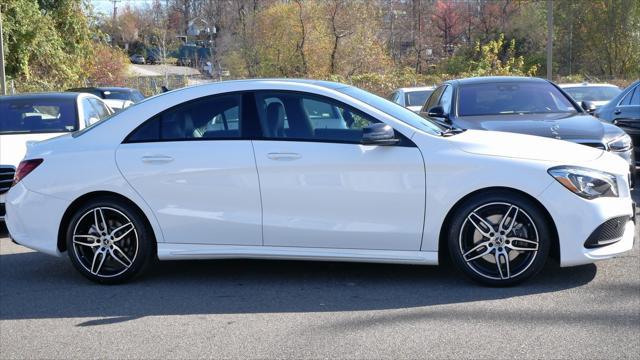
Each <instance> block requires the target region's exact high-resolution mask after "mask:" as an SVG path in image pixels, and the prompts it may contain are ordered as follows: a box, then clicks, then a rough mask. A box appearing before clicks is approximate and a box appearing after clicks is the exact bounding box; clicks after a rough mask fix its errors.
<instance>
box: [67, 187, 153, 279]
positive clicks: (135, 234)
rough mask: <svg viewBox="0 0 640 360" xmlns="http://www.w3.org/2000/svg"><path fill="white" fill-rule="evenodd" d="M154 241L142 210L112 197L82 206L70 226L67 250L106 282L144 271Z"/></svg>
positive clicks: (89, 275)
mask: <svg viewBox="0 0 640 360" xmlns="http://www.w3.org/2000/svg"><path fill="white" fill-rule="evenodd" d="M153 243H154V242H153V240H152V237H151V234H150V231H149V230H148V229H147V226H146V224H145V222H144V221H143V218H142V216H141V215H140V214H139V212H138V211H137V210H136V209H134V208H133V207H132V206H130V205H129V204H126V203H124V202H121V201H115V200H111V199H108V198H104V199H97V200H95V201H92V202H90V203H88V204H85V205H84V206H82V207H80V208H79V209H78V210H77V211H76V212H75V214H74V215H73V217H72V219H71V221H70V222H69V227H68V229H67V251H68V253H69V257H70V259H71V262H72V263H73V265H74V267H75V268H76V269H77V270H78V271H79V272H80V273H81V274H82V275H84V276H85V277H87V278H89V279H90V280H93V281H95V282H99V283H103V284H115V283H121V282H124V281H126V280H129V279H130V278H132V277H134V276H136V275H138V274H140V273H141V272H142V271H143V270H144V269H145V268H146V267H147V265H148V264H149V263H150V261H151V259H152V257H153V249H154V247H153Z"/></svg>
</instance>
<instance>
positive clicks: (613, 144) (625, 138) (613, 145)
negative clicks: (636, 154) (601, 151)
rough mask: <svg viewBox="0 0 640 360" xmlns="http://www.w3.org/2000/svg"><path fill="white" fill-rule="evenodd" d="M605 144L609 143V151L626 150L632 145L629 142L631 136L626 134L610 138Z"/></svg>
mask: <svg viewBox="0 0 640 360" xmlns="http://www.w3.org/2000/svg"><path fill="white" fill-rule="evenodd" d="M607 145H609V149H611V151H627V150H630V149H631V147H632V146H633V144H632V143H631V136H629V135H627V134H624V135H622V136H620V137H618V138H615V139H613V140H611V141H610V142H609V143H608V144H607Z"/></svg>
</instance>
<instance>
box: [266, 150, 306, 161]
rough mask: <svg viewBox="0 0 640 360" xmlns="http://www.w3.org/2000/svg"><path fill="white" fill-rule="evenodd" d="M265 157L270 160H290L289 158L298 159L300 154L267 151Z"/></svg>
mask: <svg viewBox="0 0 640 360" xmlns="http://www.w3.org/2000/svg"><path fill="white" fill-rule="evenodd" d="M267 157H268V158H269V159H271V160H284V161H291V160H298V159H300V158H301V157H302V155H300V154H298V153H285V152H273V153H268V154H267Z"/></svg>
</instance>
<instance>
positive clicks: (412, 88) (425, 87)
mask: <svg viewBox="0 0 640 360" xmlns="http://www.w3.org/2000/svg"><path fill="white" fill-rule="evenodd" d="M435 89H436V87H435V86H414V87H403V88H399V89H398V90H396V91H402V92H412V91H425V90H435Z"/></svg>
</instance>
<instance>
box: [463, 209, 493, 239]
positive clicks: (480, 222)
mask: <svg viewBox="0 0 640 360" xmlns="http://www.w3.org/2000/svg"><path fill="white" fill-rule="evenodd" d="M467 219H468V220H469V221H471V223H472V224H473V226H474V227H475V228H476V230H478V231H479V232H480V234H482V236H484V237H487V238H490V237H491V233H492V232H493V226H492V225H491V224H489V223H488V222H487V221H486V220H485V219H483V218H481V217H480V216H479V215H478V214H476V213H475V211H474V212H471V214H469V216H467ZM482 226H484V227H485V229H483V228H482Z"/></svg>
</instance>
